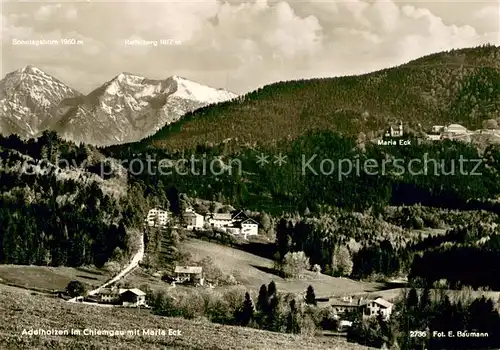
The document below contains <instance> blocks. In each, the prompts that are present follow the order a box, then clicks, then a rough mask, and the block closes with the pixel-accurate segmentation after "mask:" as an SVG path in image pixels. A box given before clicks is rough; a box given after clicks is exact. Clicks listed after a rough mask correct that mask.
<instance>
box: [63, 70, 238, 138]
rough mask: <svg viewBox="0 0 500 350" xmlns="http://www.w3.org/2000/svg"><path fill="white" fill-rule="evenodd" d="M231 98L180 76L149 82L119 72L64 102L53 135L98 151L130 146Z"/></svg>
mask: <svg viewBox="0 0 500 350" xmlns="http://www.w3.org/2000/svg"><path fill="white" fill-rule="evenodd" d="M234 97H236V95H235V94H233V93H231V92H228V91H225V90H217V89H213V88H210V87H207V86H204V85H201V84H198V83H195V82H192V81H190V80H187V79H184V78H181V77H178V76H172V77H170V78H167V79H165V80H150V79H147V78H144V77H141V76H137V75H133V74H128V73H122V74H120V75H118V76H117V77H115V78H114V79H112V80H111V81H109V82H107V83H105V84H104V85H102V86H101V87H99V88H98V89H96V90H94V91H92V92H91V93H90V94H89V95H87V96H84V97H75V98H73V99H67V100H65V101H63V103H62V105H61V109H60V110H61V112H62V113H63V116H62V118H61V119H60V120H59V121H58V122H57V124H56V125H55V126H54V130H55V131H57V132H58V133H59V134H60V135H61V136H62V137H63V138H65V139H69V140H73V141H75V142H86V143H90V144H94V145H100V146H105V145H112V144H120V143H125V142H134V141H138V140H140V139H142V138H144V137H147V136H149V135H151V134H153V133H154V132H156V131H157V130H159V129H160V128H161V127H163V126H165V125H168V124H170V123H172V122H175V121H177V120H179V119H180V118H181V117H182V116H183V115H184V114H185V113H187V112H190V111H194V110H195V109H197V108H200V107H203V106H206V105H208V104H213V103H218V102H223V101H226V100H229V99H231V98H234Z"/></svg>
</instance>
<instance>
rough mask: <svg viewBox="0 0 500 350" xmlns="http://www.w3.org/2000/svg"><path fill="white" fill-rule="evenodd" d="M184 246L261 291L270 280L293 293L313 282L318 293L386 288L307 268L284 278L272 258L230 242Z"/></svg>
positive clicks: (195, 257)
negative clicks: (229, 243) (294, 277)
mask: <svg viewBox="0 0 500 350" xmlns="http://www.w3.org/2000/svg"><path fill="white" fill-rule="evenodd" d="M182 249H183V250H186V251H188V252H190V253H191V255H192V258H193V260H201V259H203V258H204V257H206V256H209V257H211V258H212V260H213V262H214V264H215V265H216V266H217V267H219V268H220V269H221V270H222V271H223V272H224V273H227V274H232V275H233V276H234V277H235V278H236V280H238V281H239V282H240V283H241V284H243V285H244V286H245V287H247V288H249V289H252V290H254V291H258V289H259V287H260V286H261V285H262V284H263V283H266V284H268V283H269V282H271V280H274V281H275V282H276V286H277V287H278V290H280V291H286V292H290V293H301V292H305V290H306V289H307V287H308V286H309V285H310V284H311V285H312V286H313V287H314V290H315V292H316V296H317V297H326V296H333V295H343V294H352V293H360V292H373V291H377V290H380V289H382V288H383V284H381V283H365V282H358V281H354V280H350V279H348V278H335V277H330V276H327V275H321V274H320V275H317V274H315V273H313V272H309V271H307V272H305V273H304V278H301V279H292V280H288V279H283V278H281V277H279V276H277V275H276V274H275V272H274V270H273V262H272V261H271V260H269V259H265V258H262V257H260V256H257V255H254V254H250V253H247V252H244V251H241V250H238V249H234V248H231V247H228V246H223V245H219V244H217V243H210V242H206V241H200V240H197V239H190V240H187V241H185V242H183V246H182Z"/></svg>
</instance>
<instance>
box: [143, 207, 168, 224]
mask: <svg viewBox="0 0 500 350" xmlns="http://www.w3.org/2000/svg"><path fill="white" fill-rule="evenodd" d="M144 222H145V224H146V225H147V226H149V227H164V226H166V225H167V222H168V211H167V210H165V209H162V208H153V209H151V210H150V211H149V212H148V215H147V216H146V219H145V220H144Z"/></svg>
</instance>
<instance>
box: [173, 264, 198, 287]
mask: <svg viewBox="0 0 500 350" xmlns="http://www.w3.org/2000/svg"><path fill="white" fill-rule="evenodd" d="M175 275H176V281H177V282H179V283H185V282H189V283H193V284H195V285H196V284H199V285H201V286H203V268H202V267H201V266H176V267H175Z"/></svg>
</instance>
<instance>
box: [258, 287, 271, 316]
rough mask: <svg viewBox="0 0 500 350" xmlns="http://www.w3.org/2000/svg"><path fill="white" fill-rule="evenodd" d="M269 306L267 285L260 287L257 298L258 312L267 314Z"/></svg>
mask: <svg viewBox="0 0 500 350" xmlns="http://www.w3.org/2000/svg"><path fill="white" fill-rule="evenodd" d="M268 306H269V298H268V294H267V287H266V285H265V284H263V285H262V286H260V290H259V296H258V298H257V310H259V311H261V312H265V311H266V310H267V308H268Z"/></svg>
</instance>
